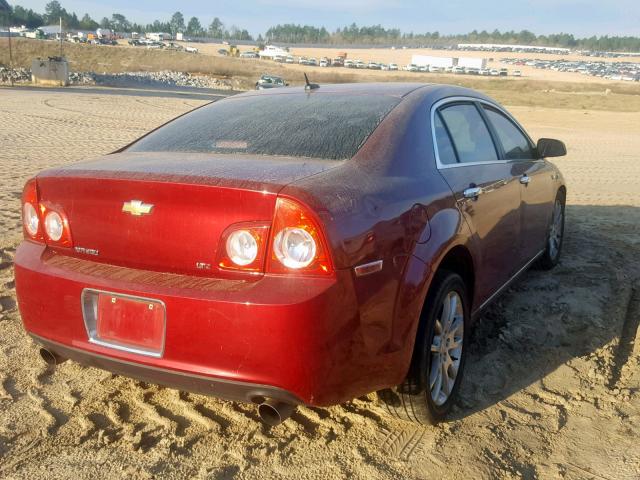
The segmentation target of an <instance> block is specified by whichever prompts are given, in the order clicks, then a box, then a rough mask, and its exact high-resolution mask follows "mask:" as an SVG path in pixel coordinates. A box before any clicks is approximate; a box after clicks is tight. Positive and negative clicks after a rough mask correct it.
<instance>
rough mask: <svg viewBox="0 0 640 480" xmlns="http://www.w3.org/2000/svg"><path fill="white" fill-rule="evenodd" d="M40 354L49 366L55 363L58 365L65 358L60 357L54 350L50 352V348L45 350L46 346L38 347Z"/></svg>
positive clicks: (64, 360) (53, 365)
mask: <svg viewBox="0 0 640 480" xmlns="http://www.w3.org/2000/svg"><path fill="white" fill-rule="evenodd" d="M40 356H41V357H42V360H44V362H45V363H46V364H47V365H49V366H50V367H55V366H56V365H60V364H61V363H62V362H66V361H67V359H66V358H64V357H61V356H60V355H58V354H57V353H56V352H52V351H51V350H47V349H46V348H41V349H40Z"/></svg>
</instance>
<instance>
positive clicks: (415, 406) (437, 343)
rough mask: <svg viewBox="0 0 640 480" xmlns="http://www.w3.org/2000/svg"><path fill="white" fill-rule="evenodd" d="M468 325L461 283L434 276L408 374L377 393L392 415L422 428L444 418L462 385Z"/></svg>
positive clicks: (455, 276)
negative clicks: (393, 386)
mask: <svg viewBox="0 0 640 480" xmlns="http://www.w3.org/2000/svg"><path fill="white" fill-rule="evenodd" d="M447 305H449V307H448V310H447ZM469 320H470V305H469V297H468V293H467V287H466V285H465V283H464V281H463V280H462V277H460V275H458V274H457V273H453V272H450V271H446V270H444V271H440V272H438V273H437V274H436V276H435V278H434V282H433V285H432V287H431V289H430V291H429V294H428V295H427V300H426V302H425V308H424V310H423V312H422V317H421V319H420V325H419V327H418V333H417V336H416V344H415V347H414V352H413V359H412V361H411V367H410V369H409V374H408V375H407V378H406V379H405V381H404V382H403V383H402V384H400V385H398V386H397V387H395V388H392V389H387V390H383V391H381V392H379V393H378V395H379V398H380V399H381V401H382V403H383V404H385V405H386V407H387V409H388V411H389V413H390V414H391V415H393V416H395V417H397V418H400V419H403V420H408V421H411V422H414V423H418V424H426V425H433V424H436V423H438V422H440V421H442V420H443V419H444V418H445V417H446V415H447V413H448V412H449V411H450V410H451V407H452V405H453V403H454V401H455V398H456V396H457V392H458V390H459V388H460V382H461V381H462V372H463V370H464V363H465V358H466V351H467V339H468V337H469V326H470V325H469V323H470V322H469ZM438 372H439V373H438Z"/></svg>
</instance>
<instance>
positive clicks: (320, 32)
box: [265, 23, 640, 52]
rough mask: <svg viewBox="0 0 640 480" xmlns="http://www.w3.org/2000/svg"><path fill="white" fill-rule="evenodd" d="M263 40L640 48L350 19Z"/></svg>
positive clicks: (618, 40) (276, 30)
mask: <svg viewBox="0 0 640 480" xmlns="http://www.w3.org/2000/svg"><path fill="white" fill-rule="evenodd" d="M265 38H266V41H267V42H278V43H321V44H335V45H345V44H348V45H349V44H350V45H356V44H359V45H414V46H419V45H423V46H449V45H455V44H458V43H497V44H517V45H533V46H541V47H562V48H573V49H583V50H596V51H627V52H640V38H639V37H615V36H614V37H611V36H607V35H605V36H601V37H596V36H592V37H588V38H575V37H574V36H573V35H571V34H568V33H558V34H551V35H536V34H534V33H533V32H530V31H528V30H522V31H520V32H515V31H507V32H500V31H499V30H494V31H493V32H488V31H486V30H482V31H481V32H478V31H477V30H474V31H472V32H470V33H465V34H456V35H441V34H440V33H439V32H426V33H413V32H410V33H402V32H401V31H400V29H398V28H384V27H383V26H381V25H373V26H358V25H356V24H355V23H352V24H351V25H349V26H346V27H343V28H337V29H336V30H335V31H334V32H329V31H327V29H326V28H325V27H320V28H318V27H314V26H311V25H294V24H284V25H276V26H274V27H271V28H269V29H268V30H267V32H266V35H265Z"/></svg>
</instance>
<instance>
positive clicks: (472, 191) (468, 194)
mask: <svg viewBox="0 0 640 480" xmlns="http://www.w3.org/2000/svg"><path fill="white" fill-rule="evenodd" d="M481 194H482V188H481V187H469V188H467V189H466V190H465V191H464V192H462V195H463V196H464V198H472V199H474V200H475V199H477V198H478V195H481Z"/></svg>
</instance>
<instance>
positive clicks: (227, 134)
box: [128, 93, 400, 160]
mask: <svg viewBox="0 0 640 480" xmlns="http://www.w3.org/2000/svg"><path fill="white" fill-rule="evenodd" d="M399 101H400V99H398V98H395V97H387V96H372V95H353V96H346V95H328V94H327V95H323V94H317V93H311V94H305V95H298V94H286V95H258V96H251V97H238V98H230V99H226V100H223V101H219V102H216V103H213V104H211V105H207V106H206V107H203V108H200V109H198V110H195V111H194V112H192V113H190V114H188V115H185V116H184V117H181V118H178V119H177V120H175V121H173V122H171V123H169V124H168V125H166V126H164V127H162V128H160V129H158V130H157V131H155V132H153V133H151V134H150V135H147V136H146V137H144V138H142V139H140V140H139V141H138V142H136V143H135V144H133V145H132V146H131V147H129V149H128V151H131V152H201V153H218V154H220V153H243V154H256V155H276V156H293V157H311V158H321V159H327V160H344V159H348V158H351V157H353V156H354V155H355V154H356V152H357V151H358V149H359V148H360V147H361V146H362V144H363V143H364V142H365V140H366V139H367V137H368V136H369V135H370V134H371V132H373V130H374V129H375V128H376V127H377V126H378V124H379V123H380V121H381V120H382V119H383V118H384V117H385V115H387V113H389V112H390V111H391V109H393V107H395V106H396V105H397V104H398V102H399Z"/></svg>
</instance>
